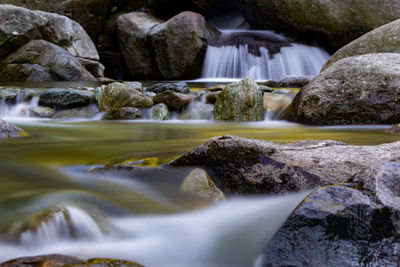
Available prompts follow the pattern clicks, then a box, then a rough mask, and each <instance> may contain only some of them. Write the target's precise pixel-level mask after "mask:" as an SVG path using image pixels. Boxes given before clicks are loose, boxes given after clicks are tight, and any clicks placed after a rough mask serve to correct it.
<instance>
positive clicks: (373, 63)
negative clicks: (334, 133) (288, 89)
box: [284, 53, 400, 125]
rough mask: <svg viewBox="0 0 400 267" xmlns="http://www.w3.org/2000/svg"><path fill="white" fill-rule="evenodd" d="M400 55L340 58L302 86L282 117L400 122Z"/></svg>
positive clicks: (336, 121)
mask: <svg viewBox="0 0 400 267" xmlns="http://www.w3.org/2000/svg"><path fill="white" fill-rule="evenodd" d="M399 70H400V55H399V54H391V53H382V54H366V55H361V56H355V57H349V58H345V59H342V60H340V61H338V62H336V63H334V64H332V65H331V66H329V68H327V69H326V70H325V71H323V72H322V73H321V74H320V75H318V76H317V77H316V78H315V79H314V80H313V81H312V82H311V83H309V84H308V85H307V86H305V87H304V88H303V89H302V90H301V91H300V93H299V94H298V95H297V96H296V98H295V99H294V101H293V103H292V104H291V106H290V107H289V108H288V109H287V111H286V114H285V115H284V118H285V119H287V120H290V121H294V122H300V123H306V124H313V125H343V124H395V123H398V122H399V121H400V72H399Z"/></svg>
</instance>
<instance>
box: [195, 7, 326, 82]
mask: <svg viewBox="0 0 400 267" xmlns="http://www.w3.org/2000/svg"><path fill="white" fill-rule="evenodd" d="M237 16H238V17H240V15H237ZM230 19H231V20H233V21H235V23H234V24H227V25H226V24H224V25H221V23H220V21H221V20H218V21H217V22H215V23H214V26H216V27H217V28H219V29H220V31H221V36H220V37H219V39H218V40H217V41H216V42H215V43H214V44H212V45H210V46H209V47H208V48H207V52H206V55H205V59H204V64H203V73H202V79H207V80H210V79H217V80H218V79H221V78H230V79H234V78H236V79H240V78H244V77H252V78H253V79H256V80H274V79H279V78H283V77H287V76H315V75H317V74H318V73H319V71H320V70H321V68H322V66H323V65H324V64H325V62H326V61H327V60H328V58H329V54H328V53H327V52H326V51H324V50H323V49H322V48H320V47H317V46H308V45H305V44H301V43H297V42H294V41H293V40H291V39H290V38H288V37H285V36H283V35H279V34H277V33H274V32H273V31H255V30H248V29H247V28H249V27H248V26H243V25H245V23H241V24H240V23H238V22H237V21H238V18H236V19H232V15H231V17H230ZM242 20H243V21H244V19H243V18H242ZM222 21H223V20H222ZM235 25H240V26H239V27H240V28H241V29H226V27H236V26H235Z"/></svg>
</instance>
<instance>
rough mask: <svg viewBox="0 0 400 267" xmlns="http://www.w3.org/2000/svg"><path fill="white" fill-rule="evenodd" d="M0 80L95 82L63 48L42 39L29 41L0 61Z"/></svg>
mask: <svg viewBox="0 0 400 267" xmlns="http://www.w3.org/2000/svg"><path fill="white" fill-rule="evenodd" d="M0 80H1V81H18V82H19V81H30V82H42V81H97V79H96V78H95V77H94V76H93V75H92V74H91V73H89V72H88V71H87V70H86V69H85V68H84V67H83V66H82V64H81V63H80V61H79V60H78V59H77V58H76V57H74V56H73V55H71V54H70V53H69V52H68V51H66V50H65V49H63V48H61V47H59V46H57V45H54V44H52V43H50V42H47V41H44V40H33V41H30V42H29V43H27V44H25V45H23V46H22V47H20V48H19V49H18V50H17V51H15V52H14V53H12V54H11V55H9V56H8V57H7V58H6V59H4V60H3V61H2V62H1V63H0Z"/></svg>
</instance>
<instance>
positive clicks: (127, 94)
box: [97, 83, 153, 111]
mask: <svg viewBox="0 0 400 267" xmlns="http://www.w3.org/2000/svg"><path fill="white" fill-rule="evenodd" d="M97 101H98V104H99V109H100V110H101V111H115V110H118V109H120V108H123V107H132V108H150V107H152V106H153V101H152V100H151V98H149V97H147V96H145V95H143V94H142V93H141V92H139V91H138V90H135V89H133V88H132V87H130V86H128V85H125V84H122V83H112V84H109V85H107V86H106V87H105V88H104V89H103V91H102V92H101V93H100V94H99V96H98V98H97Z"/></svg>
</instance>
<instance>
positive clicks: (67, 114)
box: [53, 104, 99, 119]
mask: <svg viewBox="0 0 400 267" xmlns="http://www.w3.org/2000/svg"><path fill="white" fill-rule="evenodd" d="M98 112H99V109H98V108H97V106H96V105H94V104H92V105H89V106H84V107H80V108H72V109H63V110H58V111H57V112H56V114H55V115H54V117H53V118H55V119H70V118H92V117H93V116H94V115H96V114H97V113H98Z"/></svg>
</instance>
